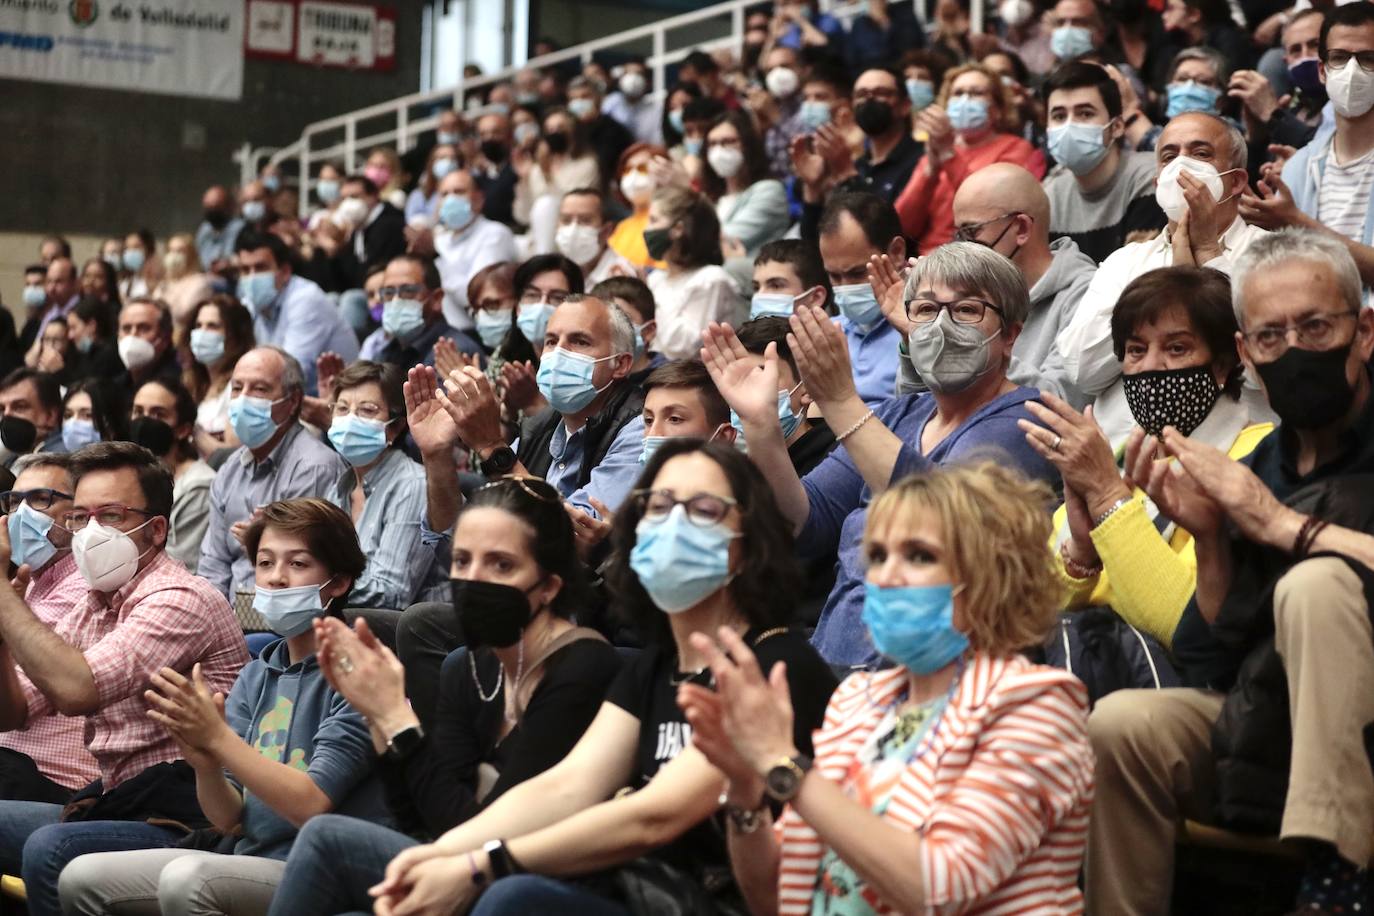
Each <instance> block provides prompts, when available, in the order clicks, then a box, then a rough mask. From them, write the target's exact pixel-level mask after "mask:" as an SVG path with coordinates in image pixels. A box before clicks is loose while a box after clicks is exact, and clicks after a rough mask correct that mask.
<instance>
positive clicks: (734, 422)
mask: <svg viewBox="0 0 1374 916" xmlns="http://www.w3.org/2000/svg"><path fill="white" fill-rule="evenodd" d="M800 387H801V382H797V384H796V385H794V386H792V389H791V390H783V391H779V392H778V424H779V425H780V426H782V438H783V441H784V442H785V441H787V440H788V439H790V438H792V434H793V433H794V432H796V431H797V426H798V425H800V424H801V417H799V416H797V414H796V412H795V411H793V410H792V394H793V392H795V391H796V390H797V389H798V388H800ZM730 425H731V426H733V427H734V428H735V446H736V447H737V448H738V449H739V450H740V451H742V452H747V451H748V450H749V448H748V443H746V442H745V441H744V421H743V420H741V419H740V415H739V414H737V413H735V411H734V410H733V409H731V411H730Z"/></svg>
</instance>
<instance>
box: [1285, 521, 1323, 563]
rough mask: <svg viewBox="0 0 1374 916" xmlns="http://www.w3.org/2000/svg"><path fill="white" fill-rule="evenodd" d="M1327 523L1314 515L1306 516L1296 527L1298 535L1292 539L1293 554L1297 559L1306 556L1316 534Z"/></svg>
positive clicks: (1315, 538) (1319, 532)
mask: <svg viewBox="0 0 1374 916" xmlns="http://www.w3.org/2000/svg"><path fill="white" fill-rule="evenodd" d="M1329 524H1331V523H1330V522H1327V521H1324V520H1323V519H1319V518H1317V517H1316V516H1315V515H1309V516H1307V518H1306V519H1305V520H1304V521H1303V523H1302V527H1301V528H1299V529H1298V536H1297V537H1296V538H1294V539H1293V556H1295V557H1297V558H1298V559H1302V558H1303V557H1306V556H1307V552H1308V551H1309V550H1311V549H1312V544H1313V543H1314V542H1315V541H1316V540H1317V535H1319V534H1321V532H1322V529H1323V528H1325V527H1326V526H1327V525H1329Z"/></svg>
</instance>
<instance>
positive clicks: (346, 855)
mask: <svg viewBox="0 0 1374 916" xmlns="http://www.w3.org/2000/svg"><path fill="white" fill-rule="evenodd" d="M417 845H419V844H418V843H417V842H416V841H415V840H412V839H411V838H410V837H408V836H406V835H405V834H404V833H399V832H397V831H395V830H391V829H390V828H387V827H383V826H382V825H380V824H374V823H372V822H371V821H365V820H361V819H359V818H356V817H345V816H344V815H342V814H319V815H316V816H315V817H312V818H311V819H310V820H308V821H306V823H305V826H304V827H302V828H301V832H300V833H298V834H296V841H295V842H294V843H292V844H291V855H290V856H289V857H288V858H287V860H286V872H285V873H284V874H283V875H282V876H281V883H280V884H278V885H277V895H276V896H275V897H274V898H273V899H272V908H271V909H270V910H268V911H267V913H268V916H312V914H315V916H335V914H336V913H344V912H353V911H364V912H368V913H370V912H372V902H373V901H372V896H371V895H370V894H368V892H367V889H368V888H370V887H371V886H372V885H374V884H376V883H377V882H378V881H380V880H382V875H383V874H385V873H386V867H387V865H388V864H389V863H390V862H391V860H392V859H394V858H396V856H397V855H398V854H399V853H400V852H401V851H402V850H405V849H409V848H410V847H411V846H417Z"/></svg>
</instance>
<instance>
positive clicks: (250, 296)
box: [239, 270, 277, 318]
mask: <svg viewBox="0 0 1374 916" xmlns="http://www.w3.org/2000/svg"><path fill="white" fill-rule="evenodd" d="M275 298H277V278H276V275H275V274H273V273H272V272H271V271H269V270H263V271H259V272H258V273H255V274H244V275H243V276H241V277H239V299H241V300H242V301H243V305H244V308H246V309H248V311H250V312H252V313H253V317H254V318H256V317H257V316H258V313H259V312H261V311H262V310H263V309H265V308H267V307H268V306H269V305H271V304H272V300H273V299H275Z"/></svg>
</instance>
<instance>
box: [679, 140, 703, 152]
mask: <svg viewBox="0 0 1374 916" xmlns="http://www.w3.org/2000/svg"><path fill="white" fill-rule="evenodd" d="M682 150H683V152H685V153H686V154H687V155H689V156H700V155H701V138H700V137H684V138H683V139H682Z"/></svg>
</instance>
